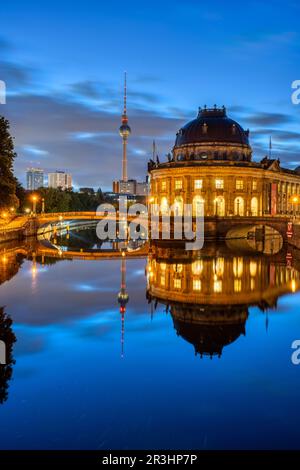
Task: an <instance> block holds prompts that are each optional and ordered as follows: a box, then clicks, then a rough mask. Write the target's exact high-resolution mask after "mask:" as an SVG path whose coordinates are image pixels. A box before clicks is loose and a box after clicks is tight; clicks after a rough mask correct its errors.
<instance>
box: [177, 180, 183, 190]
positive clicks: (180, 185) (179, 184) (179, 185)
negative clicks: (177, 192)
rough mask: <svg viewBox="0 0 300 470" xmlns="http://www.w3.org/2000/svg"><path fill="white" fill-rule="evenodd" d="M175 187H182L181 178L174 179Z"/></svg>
mask: <svg viewBox="0 0 300 470" xmlns="http://www.w3.org/2000/svg"><path fill="white" fill-rule="evenodd" d="M175 189H182V180H175Z"/></svg>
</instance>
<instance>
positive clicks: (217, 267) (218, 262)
mask: <svg viewBox="0 0 300 470" xmlns="http://www.w3.org/2000/svg"><path fill="white" fill-rule="evenodd" d="M213 269H214V273H215V274H216V275H217V276H223V274H224V258H217V259H214V261H213Z"/></svg>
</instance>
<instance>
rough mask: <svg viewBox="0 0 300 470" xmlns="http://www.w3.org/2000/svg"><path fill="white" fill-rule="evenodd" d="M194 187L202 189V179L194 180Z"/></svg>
mask: <svg viewBox="0 0 300 470" xmlns="http://www.w3.org/2000/svg"><path fill="white" fill-rule="evenodd" d="M194 188H195V189H202V180H195V182H194Z"/></svg>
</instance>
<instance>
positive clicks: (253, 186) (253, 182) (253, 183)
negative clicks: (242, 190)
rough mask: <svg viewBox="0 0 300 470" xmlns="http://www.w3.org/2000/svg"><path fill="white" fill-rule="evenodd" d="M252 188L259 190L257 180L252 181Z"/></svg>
mask: <svg viewBox="0 0 300 470" xmlns="http://www.w3.org/2000/svg"><path fill="white" fill-rule="evenodd" d="M252 190H253V191H256V190H257V181H255V180H254V181H252Z"/></svg>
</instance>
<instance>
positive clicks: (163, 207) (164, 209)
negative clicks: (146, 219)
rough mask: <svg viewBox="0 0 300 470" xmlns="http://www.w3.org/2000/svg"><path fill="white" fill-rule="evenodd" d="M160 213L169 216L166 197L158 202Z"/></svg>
mask: <svg viewBox="0 0 300 470" xmlns="http://www.w3.org/2000/svg"><path fill="white" fill-rule="evenodd" d="M160 211H161V213H162V215H168V214H169V203H168V199H167V198H166V197H162V198H161V200H160Z"/></svg>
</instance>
